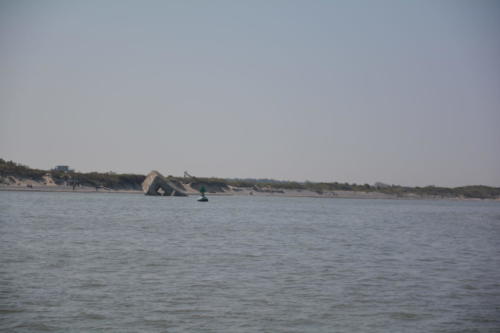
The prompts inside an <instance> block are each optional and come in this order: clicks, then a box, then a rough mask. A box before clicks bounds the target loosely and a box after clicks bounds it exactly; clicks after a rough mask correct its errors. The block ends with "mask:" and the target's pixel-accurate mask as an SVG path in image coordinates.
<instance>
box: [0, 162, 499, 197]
mask: <svg viewBox="0 0 500 333" xmlns="http://www.w3.org/2000/svg"><path fill="white" fill-rule="evenodd" d="M47 173H48V174H50V175H51V176H52V178H53V179H54V181H55V182H56V183H57V184H65V183H66V184H77V185H78V184H79V185H84V186H96V187H106V188H110V189H135V190H140V189H141V188H142V186H141V185H142V182H143V181H144V179H145V176H144V175H136V174H115V173H99V172H89V173H82V172H68V173H67V172H62V171H54V170H50V171H47V170H40V169H32V168H30V167H27V166H25V165H22V164H18V163H15V162H12V161H5V160H3V159H1V158H0V177H3V178H5V177H9V176H13V177H18V178H29V179H33V180H42V179H43V176H44V175H45V174H47ZM168 178H169V179H170V180H172V181H174V182H175V183H176V184H182V183H187V182H189V183H191V186H192V187H193V188H195V189H200V188H201V187H202V186H205V187H206V188H207V189H208V192H222V191H226V190H228V189H229V186H233V187H246V188H252V189H253V190H255V191H264V192H266V191H268V192H282V191H283V190H299V191H302V190H308V191H313V192H316V193H319V194H322V193H328V192H334V191H361V192H379V193H385V194H390V195H396V196H400V197H402V196H407V195H416V196H421V197H428V196H432V197H440V198H458V197H463V198H478V199H494V198H500V188H499V187H490V186H483V185H473V186H461V187H455V188H449V187H439V186H425V187H408V186H399V185H387V184H381V183H377V184H376V185H369V184H363V185H360V184H354V183H352V184H349V183H338V182H331V183H328V182H319V183H315V182H294V181H282V180H274V179H225V178H214V177H211V178H202V177H196V178H194V177H193V178H183V177H173V176H169V177H168Z"/></svg>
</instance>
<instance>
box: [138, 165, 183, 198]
mask: <svg viewBox="0 0 500 333" xmlns="http://www.w3.org/2000/svg"><path fill="white" fill-rule="evenodd" d="M142 190H143V191H144V194H145V195H162V196H174V197H186V196H187V193H186V191H185V190H184V187H183V186H182V184H175V183H174V182H172V181H171V180H169V179H167V178H165V177H163V176H162V174H161V173H159V172H158V171H151V172H150V173H149V174H148V175H147V176H146V179H144V182H142Z"/></svg>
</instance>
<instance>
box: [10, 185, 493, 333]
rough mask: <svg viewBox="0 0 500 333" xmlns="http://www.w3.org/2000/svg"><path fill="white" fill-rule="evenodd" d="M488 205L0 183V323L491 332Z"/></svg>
mask: <svg viewBox="0 0 500 333" xmlns="http://www.w3.org/2000/svg"><path fill="white" fill-rule="evenodd" d="M499 216H500V203H498V202H463V201H461V202H459V201H455V202H451V201H406V200H404V201H403V200H400V201H394V200H354V199H351V200H342V199H310V198H273V197H268V198H263V197H211V198H210V202H209V203H208V204H206V203H204V204H200V203H198V202H197V201H196V198H194V197H190V198H151V197H145V196H142V195H129V194H123V195H122V194H81V193H26V192H18V193H13V192H0V241H1V242H0V253H1V256H0V318H2V319H1V320H0V330H1V331H6V332H7V331H9V332H40V331H50V332H69V331H71V332H80V331H85V332H460V331H464V332H465V331H476V330H477V331H480V332H498V330H499V329H500V282H499V281H500V219H499Z"/></svg>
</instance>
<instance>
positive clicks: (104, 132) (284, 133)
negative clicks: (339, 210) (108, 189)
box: [0, 0, 500, 186]
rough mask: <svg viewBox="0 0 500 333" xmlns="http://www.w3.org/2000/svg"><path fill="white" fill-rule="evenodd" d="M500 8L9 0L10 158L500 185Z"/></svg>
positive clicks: (5, 36)
mask: <svg viewBox="0 0 500 333" xmlns="http://www.w3.org/2000/svg"><path fill="white" fill-rule="evenodd" d="M499 127H500V2H499V1H457V0H450V1H446V0H440V1H435V0H429V1H425V0H423V1H406V0H401V1H305V0H304V1H277V0H265V1H254V0H252V1H250V0H248V1H1V0H0V157H2V158H4V159H9V160H11V159H12V160H14V161H17V162H20V163H23V164H27V165H29V166H32V167H36V168H42V169H48V168H51V167H53V166H55V165H57V164H69V165H70V166H71V167H73V168H75V169H76V170H79V171H110V170H113V171H116V172H133V173H147V172H149V171H150V170H152V169H157V170H159V171H160V172H162V173H164V174H165V175H168V174H173V175H179V176H180V175H182V174H183V172H184V170H188V171H189V172H190V173H191V174H193V175H195V176H218V177H242V178H244V177H253V178H277V179H291V180H298V181H303V180H311V181H339V182H356V183H370V184H371V183H373V182H375V181H382V182H386V183H391V184H392V183H393V184H402V185H429V184H435V185H444V186H458V185H468V184H486V185H496V186H500V129H499Z"/></svg>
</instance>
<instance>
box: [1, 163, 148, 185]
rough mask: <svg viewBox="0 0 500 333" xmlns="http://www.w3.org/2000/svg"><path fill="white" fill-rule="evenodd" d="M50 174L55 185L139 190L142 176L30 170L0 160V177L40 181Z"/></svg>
mask: <svg viewBox="0 0 500 333" xmlns="http://www.w3.org/2000/svg"><path fill="white" fill-rule="evenodd" d="M46 174H50V176H52V179H53V180H54V182H55V183H56V184H64V183H66V184H71V185H72V184H76V185H83V186H95V187H107V188H111V189H137V190H140V189H141V184H142V182H143V181H144V178H145V176H144V175H134V174H114V173H99V172H89V173H82V172H68V173H67V172H63V171H55V170H49V171H47V170H39V169H31V168H29V167H27V166H25V165H22V164H18V163H15V162H12V161H5V160H3V159H1V158H0V176H1V177H8V176H13V177H18V178H29V179H33V180H37V181H40V180H42V179H43V176H44V175H46Z"/></svg>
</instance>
